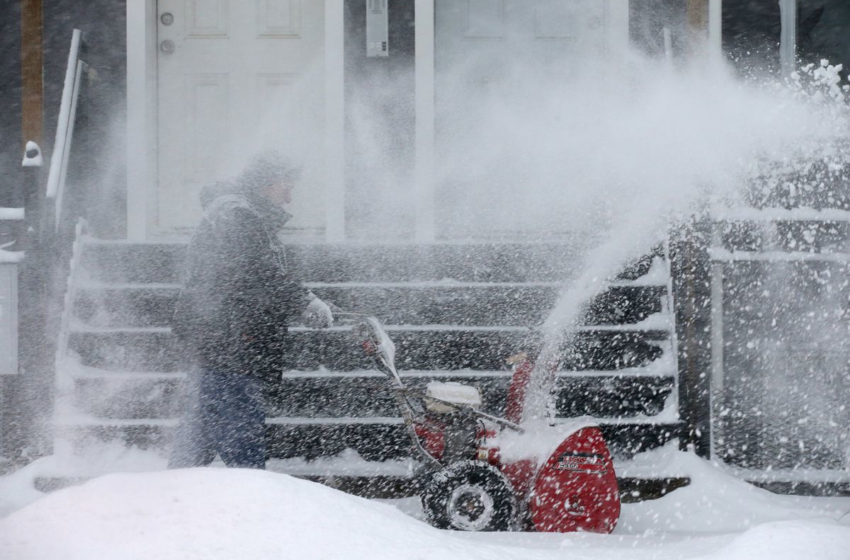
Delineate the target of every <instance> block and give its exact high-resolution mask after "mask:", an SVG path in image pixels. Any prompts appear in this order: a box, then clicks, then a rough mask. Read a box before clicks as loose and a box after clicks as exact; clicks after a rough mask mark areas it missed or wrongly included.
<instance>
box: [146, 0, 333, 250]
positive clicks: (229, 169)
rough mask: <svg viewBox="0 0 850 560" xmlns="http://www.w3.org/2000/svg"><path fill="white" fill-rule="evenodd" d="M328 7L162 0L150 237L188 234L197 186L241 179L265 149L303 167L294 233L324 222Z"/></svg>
mask: <svg viewBox="0 0 850 560" xmlns="http://www.w3.org/2000/svg"><path fill="white" fill-rule="evenodd" d="M324 6H325V3H324V2H321V1H317V0H239V1H237V0H158V3H157V47H158V52H157V79H158V80H157V88H158V90H157V114H158V123H157V124H158V126H157V146H156V153H157V169H158V180H157V184H156V186H155V187H154V188H155V192H154V193H153V194H154V198H155V202H154V203H153V205H152V206H153V207H154V210H155V212H154V214H155V215H154V216H152V217H151V218H150V221H151V222H153V223H150V224H149V225H150V226H151V229H152V230H153V231H154V232H156V233H157V234H159V235H175V234H176V235H180V234H183V233H188V232H190V231H191V229H192V228H193V227H194V226H195V225H197V223H198V222H199V220H200V216H201V208H200V202H199V199H198V194H199V191H200V189H201V188H202V187H203V186H205V185H209V184H211V183H215V182H216V181H221V180H224V179H228V178H231V177H233V176H235V175H237V174H238V173H239V171H240V170H241V169H242V168H243V167H244V165H245V163H246V162H247V161H248V160H249V159H250V157H251V156H252V155H253V154H255V153H257V152H259V151H261V150H264V149H275V150H278V151H280V152H282V153H285V154H287V155H288V156H290V157H292V158H293V159H295V160H297V161H299V162H300V163H301V164H302V166H303V174H302V181H301V183H300V184H299V185H298V187H297V188H296V191H295V192H294V193H293V203H292V207H291V208H290V211H291V212H292V214H294V215H295V218H294V219H293V221H292V222H291V225H292V226H293V228H295V229H298V230H306V231H317V230H319V229H320V228H321V227H322V226H323V224H324V198H325V197H324V185H323V183H324V181H323V177H322V169H323V162H322V160H323V148H322V146H323V141H324V136H323V131H324V120H323V115H324V106H323V105H324V93H323V92H324V90H323V81H324V80H323V76H324V74H323V60H324V57H323V54H324Z"/></svg>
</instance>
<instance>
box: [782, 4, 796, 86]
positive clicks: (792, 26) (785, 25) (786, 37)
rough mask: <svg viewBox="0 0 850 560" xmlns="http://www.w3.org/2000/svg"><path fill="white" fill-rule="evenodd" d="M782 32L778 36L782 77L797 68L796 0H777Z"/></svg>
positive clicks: (785, 76)
mask: <svg viewBox="0 0 850 560" xmlns="http://www.w3.org/2000/svg"><path fill="white" fill-rule="evenodd" d="M779 9H780V13H781V15H782V32H781V34H780V36H779V59H780V64H781V66H782V77H783V78H787V77H788V76H790V75H791V73H792V72H794V70H796V69H797V0H779Z"/></svg>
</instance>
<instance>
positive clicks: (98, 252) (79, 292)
mask: <svg viewBox="0 0 850 560" xmlns="http://www.w3.org/2000/svg"><path fill="white" fill-rule="evenodd" d="M578 247H579V244H574V245H570V244H562V243H551V244H460V243H458V244H436V245H347V244H346V245H333V244H331V245H323V244H318V245H295V246H291V247H289V248H288V257H289V260H290V261H291V262H292V263H293V265H294V268H296V269H297V270H301V271H305V272H308V273H309V275H302V278H304V279H305V280H307V281H308V282H307V283H308V285H309V286H310V287H311V289H312V290H313V291H314V292H316V293H317V294H319V295H320V296H321V297H323V298H326V299H328V300H330V301H333V302H335V303H337V304H338V305H340V306H341V307H343V308H346V309H351V310H356V311H364V312H371V313H374V314H376V315H377V316H378V317H380V318H381V319H382V321H383V322H384V323H385V324H386V326H387V330H388V331H389V333H390V335H391V336H392V338H393V340H394V342H395V344H396V348H397V352H396V356H397V365H398V366H399V368H400V369H401V370H402V371H403V372H404V373H403V375H404V376H405V378H406V380H407V381H408V382H409V383H410V384H411V385H412V386H414V387H424V385H425V384H426V383H427V382H428V381H430V380H433V379H440V380H454V381H461V382H465V383H471V384H474V385H476V386H478V387H479V388H480V389H481V392H482V398H483V406H484V409H485V410H487V411H489V412H492V413H495V414H500V413H501V412H502V410H503V409H504V402H505V397H506V393H507V387H508V384H509V382H510V374H511V373H510V369H509V368H508V366H506V364H505V358H507V357H508V356H510V355H513V354H515V353H517V352H519V351H522V350H532V351H534V349H535V348H536V347H537V346H539V344H540V343H541V336H540V333H539V332H538V331H537V330H536V329H534V328H529V327H534V326H535V325H538V324H539V323H540V322H541V321H542V320H543V319H544V318H545V317H546V316H547V315H548V313H549V311H550V309H551V307H552V306H553V305H554V302H555V301H556V299H557V297H558V294H559V293H560V292H561V291H562V290H563V289H564V288H565V287H566V286H568V285H569V284H570V282H571V281H573V276H574V275H575V274H576V273H577V271H578V270H579V269H580V267H579V266H578V263H579V261H580V258H581V254H582V250H580V249H578ZM184 254H185V246H184V245H181V244H137V245H136V244H129V243H125V242H101V241H97V240H89V241H88V242H87V243H86V244H85V245H84V246H83V251H82V256H81V261H80V266H81V269H82V270H81V274H80V275H79V277H80V278H81V280H80V282H78V285H75V286H74V287H73V288H74V290H73V293H72V297H71V299H70V301H72V306H71V307H70V308H69V310H68V312H69V315H68V321H67V323H66V326H67V329H66V331H65V333H64V334H65V336H66V341H67V348H68V350H69V351H70V353H69V356H68V357H67V358H66V359H65V360H64V363H63V366H62V368H61V369H62V371H61V373H62V374H63V375H64V376H65V379H66V381H70V382H71V383H70V385H68V384H67V383H66V385H65V386H66V387H67V386H70V387H72V388H73V392H72V393H71V394H70V395H69V396H70V400H68V401H66V402H70V404H71V405H72V409H73V411H74V413H73V414H71V415H70V416H67V415H66V416H65V417H58V418H57V424H56V428H57V433H58V434H59V435H60V436H61V437H63V438H68V439H71V440H72V441H74V442H75V444H77V445H80V446H85V445H88V443H90V442H92V443H94V442H101V441H120V442H123V443H126V444H130V445H136V446H139V447H142V448H154V449H160V450H161V449H163V448H164V447H165V446H167V444H168V441H169V438H170V437H171V432H172V431H173V429H174V426H175V425H176V423H177V418H178V417H179V415H180V413H181V411H182V401H181V395H182V394H183V392H184V390H185V384H186V379H185V375H184V374H183V373H181V372H183V371H185V370H186V364H185V363H183V360H184V358H185V352H184V349H183V348H181V347H179V345H178V344H177V343H176V341H175V340H174V338H173V336H172V335H171V332H170V322H171V315H172V313H173V308H174V304H175V300H176V297H177V294H178V292H179V284H178V276H179V270H180V268H181V264H180V263H181V261H182V259H183V257H184ZM661 257H662V255H661V253H660V252H658V251H653V252H652V253H650V254H648V255H646V256H644V257H641V258H640V259H638V260H636V261H635V262H634V263H633V264H632V265H630V266H629V267H626V268H625V269H624V270H623V271H622V273H621V274H620V275H618V276H617V277H616V278H614V279H612V280H610V281H609V282H607V283H606V284H605V286H604V290H603V291H602V293H601V294H600V295H599V296H597V297H596V298H594V300H593V301H592V302H590V305H589V306H588V313H587V315H586V317H585V321H584V323H583V324H582V325H581V326H580V327H578V329H577V330H576V332H575V333H574V338H573V341H572V344H571V346H570V352H569V353H567V354H565V359H564V363H563V364H562V365H563V367H564V369H565V371H563V372H560V373H559V374H558V381H557V389H556V395H555V404H556V407H557V414H558V416H560V417H564V418H568V417H574V416H582V415H592V416H594V417H597V418H599V419H600V422H601V423H602V424H603V426H604V431H605V433H606V435H607V436H608V437H609V438H610V444H611V447H612V449H613V450H615V452H616V453H620V454H624V455H631V454H634V453H636V452H639V451H642V450H646V449H651V448H653V447H656V446H658V445H662V444H664V443H666V442H668V441H670V440H671V439H673V438H675V437H677V436H678V433H679V429H680V427H679V424H678V422H677V414H676V410H675V408H676V407H675V396H676V394H677V392H678V389H677V386H676V378H677V372H676V366H675V349H674V342H675V339H674V336H673V325H674V322H673V319H672V316H671V315H670V310H669V300H668V298H669V293H668V285H669V284H668V281H669V278H668V277H667V275H666V272H665V270H664V269H665V267H664V266H663V265H664V263H663V261H661V260H660V259H661ZM348 330H349V329H348V328H343V327H335V328H332V329H328V330H313V329H305V328H303V327H297V326H295V327H292V328H291V331H290V334H291V336H290V344H289V347H288V350H287V354H286V355H285V356H284V358H285V361H286V363H287V364H288V368H289V369H290V370H291V371H288V372H286V373H284V374H283V376H282V378H281V382H280V384H279V385H278V387H277V389H276V391H273V394H271V395H270V399H269V409H268V414H269V419H268V421H267V422H268V423H267V438H268V449H269V453H270V456H271V457H272V458H287V457H308V458H310V457H320V456H328V455H336V454H338V453H340V452H341V451H343V450H345V449H346V448H349V447H350V448H353V449H355V450H356V451H357V452H358V453H360V454H361V456H363V457H364V458H365V459H367V460H373V461H384V460H387V459H393V458H399V457H406V456H407V454H408V443H407V441H406V437H405V434H404V432H403V430H402V427H401V425H400V423H399V418H398V410H397V409H396V407H395V405H394V403H393V402H392V399H391V398H390V397H389V395H388V394H387V392H386V388H385V385H384V383H385V379H384V378H383V377H382V376H381V375H380V374H379V373H377V372H375V371H373V367H374V366H373V363H372V362H371V360H370V359H369V358H367V357H366V356H365V355H364V354H363V353H362V352H361V351H360V350H359V348H358V347H357V345H356V344H354V343H353V342H352V339H351V335H350V333H349V332H348ZM72 357H73V359H72ZM671 402H672V403H674V404H673V405H672V408H671V409H670V410H667V409H666V408H665V406H666V405H667V404H668V403H671Z"/></svg>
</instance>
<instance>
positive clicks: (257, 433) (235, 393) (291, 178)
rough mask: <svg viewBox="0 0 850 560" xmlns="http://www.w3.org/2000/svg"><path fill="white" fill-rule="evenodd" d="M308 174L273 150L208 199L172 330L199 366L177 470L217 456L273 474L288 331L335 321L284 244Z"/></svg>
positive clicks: (175, 454)
mask: <svg viewBox="0 0 850 560" xmlns="http://www.w3.org/2000/svg"><path fill="white" fill-rule="evenodd" d="M298 175H299V170H298V168H297V167H295V166H293V165H291V164H289V163H288V162H287V161H286V159H285V158H283V157H281V156H280V155H277V154H275V153H270V152H268V153H264V154H261V155H260V156H257V157H256V158H255V159H254V160H253V161H252V162H251V163H250V164H249V166H248V167H247V168H246V169H245V170H244V171H243V172H242V174H241V175H239V176H238V177H237V178H236V180H235V181H233V182H229V183H218V184H216V185H213V186H212V187H208V188H206V189H204V190H203V191H202V193H201V203H202V205H203V207H204V216H203V219H202V221H201V224H200V226H199V227H198V229H197V230H196V232H195V234H194V237H193V238H192V241H191V243H190V244H189V250H188V255H187V267H186V276H185V279H184V285H183V289H182V291H181V292H180V297H179V298H178V302H177V309H176V311H175V315H174V322H173V329H172V330H173V332H174V333H175V334H176V335H177V338H178V340H179V342H180V343H181V345H182V346H181V348H182V349H184V350H185V351H186V353H187V354H188V353H191V361H192V362H193V364H192V365H193V367H192V368H191V369H192V372H191V374H190V392H189V398H188V405H189V406H188V408H187V410H186V413H185V416H184V418H183V421H182V423H181V425H180V427H179V428H178V433H177V437H176V441H175V444H174V448H173V450H172V453H171V458H170V460H169V468H183V467H196V466H204V465H208V464H210V463H211V462H212V461H213V459H214V458H215V455H216V453H218V454H219V455H220V456H221V459H222V460H223V461H224V463H225V464H226V465H227V466H230V467H248V468H259V469H262V468H264V467H265V454H266V453H265V411H264V396H263V395H264V387H265V386H266V385H267V384H268V383H269V382H270V381H272V380H276V379H277V378H278V377H279V375H280V373H281V371H282V369H283V363H282V357H283V354H284V352H283V351H284V343H285V339H286V334H287V328H286V325H287V324H288V323H290V322H291V321H292V319H293V318H296V317H298V316H303V317H304V320H305V323H306V324H308V325H309V326H314V327H328V326H330V325H331V324H332V323H333V313H332V311H331V309H330V307H329V306H328V305H327V304H325V303H324V302H322V301H321V300H320V299H319V298H317V297H316V296H315V295H313V294H312V293H311V292H310V291H309V290H308V289H306V288H305V287H304V286H302V285H301V284H299V283H298V282H296V281H295V280H294V279H293V278H292V277H291V274H290V272H291V271H290V270H289V267H288V263H287V260H286V254H285V252H284V247H283V245H282V244H281V243H280V241H279V240H278V237H277V234H278V233H279V232H280V230H281V228H283V226H284V224H286V222H287V221H288V220H289V219H290V218H291V216H290V215H289V214H288V213H287V212H285V211H284V210H283V209H282V208H281V206H282V205H283V204H286V203H289V202H290V199H291V191H292V187H293V186H294V183H295V181H296V180H297V179H298Z"/></svg>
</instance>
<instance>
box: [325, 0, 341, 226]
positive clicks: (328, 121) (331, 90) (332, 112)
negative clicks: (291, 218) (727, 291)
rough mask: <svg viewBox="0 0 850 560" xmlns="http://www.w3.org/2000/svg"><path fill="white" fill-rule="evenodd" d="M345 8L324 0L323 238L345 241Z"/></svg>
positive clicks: (339, 4) (336, 1)
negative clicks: (324, 207)
mask: <svg viewBox="0 0 850 560" xmlns="http://www.w3.org/2000/svg"><path fill="white" fill-rule="evenodd" d="M344 16H345V6H344V4H343V0H325V193H326V196H327V199H326V201H327V203H326V208H327V214H326V222H325V239H326V240H327V241H329V242H333V241H343V240H344V239H345V17H344Z"/></svg>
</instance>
